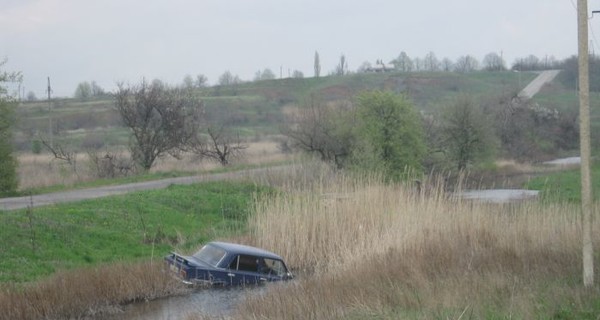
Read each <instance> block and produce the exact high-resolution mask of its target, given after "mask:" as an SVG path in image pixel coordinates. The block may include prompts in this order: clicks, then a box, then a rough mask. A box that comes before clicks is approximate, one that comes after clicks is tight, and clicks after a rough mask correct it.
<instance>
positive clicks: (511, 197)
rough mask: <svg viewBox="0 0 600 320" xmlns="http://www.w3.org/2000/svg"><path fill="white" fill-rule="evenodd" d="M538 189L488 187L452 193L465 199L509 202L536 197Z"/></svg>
mask: <svg viewBox="0 0 600 320" xmlns="http://www.w3.org/2000/svg"><path fill="white" fill-rule="evenodd" d="M538 193H539V191H537V190H525V189H490V190H465V191H462V192H458V193H456V194H454V196H455V197H457V198H460V199H465V200H477V201H481V202H488V203H509V202H517V201H524V200H533V199H537V196H538Z"/></svg>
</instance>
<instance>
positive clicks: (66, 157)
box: [40, 138, 77, 173]
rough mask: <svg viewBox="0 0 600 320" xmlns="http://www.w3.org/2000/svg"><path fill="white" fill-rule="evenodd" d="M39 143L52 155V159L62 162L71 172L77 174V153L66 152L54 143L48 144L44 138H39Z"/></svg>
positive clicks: (66, 150)
mask: <svg viewBox="0 0 600 320" xmlns="http://www.w3.org/2000/svg"><path fill="white" fill-rule="evenodd" d="M40 141H41V142H42V144H43V145H44V147H46V149H48V151H50V153H52V155H53V156H54V159H56V160H61V161H64V162H65V163H67V164H68V165H69V166H70V167H71V169H72V170H73V172H75V173H77V153H75V151H71V150H68V149H66V148H65V147H63V146H62V145H61V144H59V143H56V142H53V143H49V142H48V141H46V139H44V138H40Z"/></svg>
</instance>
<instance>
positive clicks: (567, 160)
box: [544, 157, 581, 166]
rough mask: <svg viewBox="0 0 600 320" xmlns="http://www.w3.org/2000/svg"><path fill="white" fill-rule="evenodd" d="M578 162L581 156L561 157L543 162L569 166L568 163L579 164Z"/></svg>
mask: <svg viewBox="0 0 600 320" xmlns="http://www.w3.org/2000/svg"><path fill="white" fill-rule="evenodd" d="M580 163H581V157H569V158H562V159H556V160H552V161H546V162H544V164H549V165H558V166H570V165H576V164H580Z"/></svg>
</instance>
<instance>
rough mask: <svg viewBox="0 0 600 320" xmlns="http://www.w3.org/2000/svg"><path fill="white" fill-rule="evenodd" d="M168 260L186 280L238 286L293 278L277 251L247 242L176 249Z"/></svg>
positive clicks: (215, 243)
mask: <svg viewBox="0 0 600 320" xmlns="http://www.w3.org/2000/svg"><path fill="white" fill-rule="evenodd" d="M165 262H166V264H167V266H168V268H169V269H170V271H171V272H173V273H174V274H175V275H176V276H177V277H179V278H180V279H181V280H182V281H183V282H184V283H186V284H193V285H199V284H207V285H221V286H235V285H247V284H261V283H265V282H272V281H282V280H289V279H292V278H293V276H292V274H291V273H290V272H289V271H288V269H287V267H286V265H285V263H284V262H283V259H282V258H281V257H280V256H278V255H276V254H275V253H272V252H269V251H267V250H263V249H259V248H255V247H250V246H246V245H240V244H234V243H227V242H209V243H207V244H206V245H205V246H204V247H202V249H200V250H199V251H198V252H196V253H195V254H194V255H192V256H183V255H180V254H177V253H174V252H172V253H171V254H169V255H168V256H166V257H165Z"/></svg>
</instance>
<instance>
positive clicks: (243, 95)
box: [15, 72, 535, 151]
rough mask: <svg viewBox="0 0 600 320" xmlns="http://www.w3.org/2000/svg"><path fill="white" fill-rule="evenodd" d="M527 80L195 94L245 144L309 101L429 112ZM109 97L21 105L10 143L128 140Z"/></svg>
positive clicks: (342, 82)
mask: <svg viewBox="0 0 600 320" xmlns="http://www.w3.org/2000/svg"><path fill="white" fill-rule="evenodd" d="M534 77H535V74H533V73H515V72H496V73H494V72H476V73H469V74H459V73H374V74H351V75H347V76H342V77H334V76H329V77H321V78H303V79H291V78H290V79H280V80H266V81H257V82H248V83H242V84H238V85H231V86H214V87H210V88H203V89H198V90H197V94H198V96H199V97H200V98H201V99H202V100H203V101H204V105H205V108H206V115H207V117H208V119H209V121H212V122H215V123H225V124H227V125H230V126H233V127H236V128H238V129H239V130H240V132H241V133H242V134H243V135H244V136H245V137H247V138H248V139H260V138H261V137H263V136H265V135H273V134H278V133H279V126H280V125H281V124H282V122H283V120H284V110H285V109H286V108H289V107H295V106H298V105H302V103H303V102H304V101H305V99H306V98H307V97H310V96H311V95H314V96H316V97H319V98H320V99H323V100H324V101H333V100H349V99H352V97H353V96H354V95H356V94H357V93H358V92H360V91H364V90H376V89H377V90H391V91H394V92H397V93H406V94H407V95H408V96H409V97H410V98H411V99H412V100H413V101H414V102H415V104H416V106H417V108H418V109H420V110H422V111H431V110H434V109H435V108H436V107H438V106H440V105H442V104H443V103H444V101H447V100H448V99H450V98H452V97H454V96H456V95H458V94H461V93H469V94H472V95H476V96H483V97H498V96H500V95H502V94H509V93H512V92H515V93H516V92H518V90H519V89H520V88H522V87H523V86H524V85H526V84H527V83H528V82H529V81H531V80H532V79H533V78H534ZM112 106H113V101H112V100H111V99H110V98H104V99H94V100H88V101H81V100H76V99H57V100H53V101H52V103H51V104H49V103H48V102H47V101H37V102H25V103H22V104H21V105H20V106H19V108H18V116H19V122H18V124H17V132H16V135H15V137H16V144H17V148H18V150H20V151H31V150H32V142H33V141H34V140H36V139H38V138H37V137H38V136H41V137H46V139H48V136H49V135H48V128H49V127H50V126H52V128H53V131H54V136H53V138H54V139H56V140H58V141H62V142H63V143H64V144H66V145H69V146H71V147H72V148H75V149H81V150H88V149H98V148H103V147H106V146H115V145H124V144H126V143H127V141H128V136H127V134H126V130H125V128H123V127H122V126H121V124H120V120H119V115H118V114H117V113H116V112H115V110H114V109H113V108H112Z"/></svg>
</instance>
